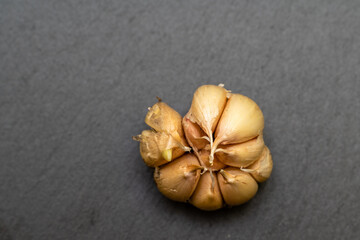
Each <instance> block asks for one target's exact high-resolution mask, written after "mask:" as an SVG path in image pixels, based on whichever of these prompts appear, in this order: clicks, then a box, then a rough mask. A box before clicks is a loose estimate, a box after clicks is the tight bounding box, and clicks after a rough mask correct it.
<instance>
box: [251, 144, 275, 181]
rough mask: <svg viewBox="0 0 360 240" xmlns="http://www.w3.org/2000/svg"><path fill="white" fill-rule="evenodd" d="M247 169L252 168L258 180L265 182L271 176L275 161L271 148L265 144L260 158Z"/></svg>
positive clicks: (252, 172) (253, 174)
mask: <svg viewBox="0 0 360 240" xmlns="http://www.w3.org/2000/svg"><path fill="white" fill-rule="evenodd" d="M247 169H249V170H252V171H250V174H251V175H252V176H253V177H254V178H255V180H256V181H258V182H265V181H266V180H267V179H268V178H269V177H270V175H271V172H272V169H273V161H272V157H271V153H270V150H269V148H268V147H266V146H265V148H264V151H263V153H262V154H261V156H260V158H259V159H258V160H257V161H256V162H254V164H252V165H250V166H249V167H248V168H247Z"/></svg>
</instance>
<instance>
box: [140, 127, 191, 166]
mask: <svg viewBox="0 0 360 240" xmlns="http://www.w3.org/2000/svg"><path fill="white" fill-rule="evenodd" d="M134 139H135V140H137V141H139V142H140V155H141V157H142V159H143V160H144V162H145V163H146V165H148V166H149V167H158V166H161V165H163V164H165V163H168V162H169V161H171V160H173V159H176V158H178V157H180V156H181V155H183V154H184V153H185V152H184V150H183V149H182V148H181V147H179V143H178V142H177V141H176V140H175V139H174V138H173V137H172V136H171V135H169V134H167V133H165V132H155V131H153V130H144V131H142V133H141V134H140V135H138V136H136V137H134Z"/></svg>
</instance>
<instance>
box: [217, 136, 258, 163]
mask: <svg viewBox="0 0 360 240" xmlns="http://www.w3.org/2000/svg"><path fill="white" fill-rule="evenodd" d="M264 148H265V144H264V138H263V135H262V134H260V135H259V136H258V137H256V138H254V139H251V140H249V141H246V142H243V143H238V144H231V145H220V146H219V147H218V148H217V149H216V151H217V152H216V153H215V157H218V159H219V160H220V161H221V162H223V163H224V164H226V165H229V166H232V167H247V166H249V165H251V164H253V163H254V162H255V161H256V160H258V159H259V157H260V155H261V154H262V152H263V150H264Z"/></svg>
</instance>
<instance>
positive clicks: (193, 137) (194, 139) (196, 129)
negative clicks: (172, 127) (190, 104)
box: [182, 113, 209, 151]
mask: <svg viewBox="0 0 360 240" xmlns="http://www.w3.org/2000/svg"><path fill="white" fill-rule="evenodd" d="M182 125H183V128H184V133H185V137H186V140H187V142H188V143H189V145H190V146H191V147H192V148H194V149H195V150H196V151H197V150H200V149H203V148H205V146H206V145H208V144H209V141H207V140H206V139H204V138H202V137H204V136H205V137H206V136H207V135H206V133H205V132H204V131H203V130H202V129H201V128H200V126H199V125H197V124H196V123H194V122H192V121H191V120H190V119H189V113H188V114H187V115H186V116H185V117H184V118H183V120H182Z"/></svg>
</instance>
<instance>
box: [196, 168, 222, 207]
mask: <svg viewBox="0 0 360 240" xmlns="http://www.w3.org/2000/svg"><path fill="white" fill-rule="evenodd" d="M211 174H213V175H214V177H213V178H211ZM213 179H214V180H213ZM213 181H214V182H213ZM190 203H191V204H192V205H194V206H195V207H197V208H199V209H201V210H205V211H213V210H217V209H220V208H222V207H223V205H224V203H223V199H222V196H221V193H220V189H219V183H218V180H217V178H216V173H210V172H206V173H204V174H203V175H202V176H201V177H200V180H199V183H198V184H197V187H196V189H195V192H194V194H193V195H192V196H191V199H190Z"/></svg>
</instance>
